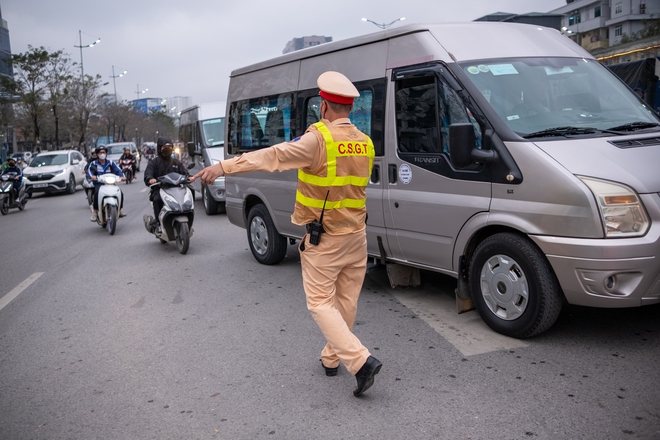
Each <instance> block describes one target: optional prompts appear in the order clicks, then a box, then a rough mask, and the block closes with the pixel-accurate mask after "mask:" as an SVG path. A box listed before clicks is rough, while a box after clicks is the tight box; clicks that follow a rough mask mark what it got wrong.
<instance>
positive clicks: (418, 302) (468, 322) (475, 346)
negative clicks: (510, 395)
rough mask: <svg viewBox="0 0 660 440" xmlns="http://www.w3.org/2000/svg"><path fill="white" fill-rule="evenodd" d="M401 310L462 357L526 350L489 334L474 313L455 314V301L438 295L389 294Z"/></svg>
mask: <svg viewBox="0 0 660 440" xmlns="http://www.w3.org/2000/svg"><path fill="white" fill-rule="evenodd" d="M391 292H392V294H393V295H394V297H395V298H396V299H397V300H398V301H399V302H400V303H401V304H403V305H404V306H406V307H407V308H409V309H410V310H412V311H413V312H415V314H416V315H417V316H419V317H420V318H421V319H423V320H424V321H425V322H426V323H427V324H429V325H430V326H431V327H433V329H434V330H435V331H437V332H438V333H439V334H440V336H442V337H443V338H445V339H446V340H447V341H448V342H449V343H451V344H452V345H453V346H454V347H456V349H458V350H459V351H460V352H461V353H463V356H473V355H475V354H482V353H489V352H491V351H497V350H510V349H512V348H519V347H527V344H525V343H524V342H522V341H521V340H519V339H514V338H509V337H508V336H504V335H500V334H499V333H495V332H494V331H493V330H491V329H490V328H489V327H488V326H487V325H486V324H485V323H484V322H483V321H482V320H481V318H480V317H479V315H478V314H477V312H475V311H474V310H473V311H470V312H467V313H462V314H460V315H459V314H458V313H456V304H455V299H454V298H452V297H450V296H449V295H445V294H442V293H437V292H436V293H435V294H432V293H428V292H414V291H412V290H406V291H401V290H391Z"/></svg>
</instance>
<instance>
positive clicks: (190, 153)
mask: <svg viewBox="0 0 660 440" xmlns="http://www.w3.org/2000/svg"><path fill="white" fill-rule="evenodd" d="M186 149H187V150H188V156H190V157H193V156H195V155H197V156H199V155H200V154H199V153H198V152H197V151H195V143H194V142H188V143H187V144H186Z"/></svg>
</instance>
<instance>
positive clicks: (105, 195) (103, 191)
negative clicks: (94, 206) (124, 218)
mask: <svg viewBox="0 0 660 440" xmlns="http://www.w3.org/2000/svg"><path fill="white" fill-rule="evenodd" d="M118 180H120V178H119V177H118V176H116V175H114V174H101V175H100V176H98V181H99V182H101V183H102V185H101V187H100V188H99V214H98V218H97V219H96V223H98V224H99V226H101V227H102V228H108V232H109V233H110V235H114V233H115V229H116V228H117V220H118V219H119V207H120V206H121V197H122V195H121V190H120V189H119V187H118V186H117V181H118Z"/></svg>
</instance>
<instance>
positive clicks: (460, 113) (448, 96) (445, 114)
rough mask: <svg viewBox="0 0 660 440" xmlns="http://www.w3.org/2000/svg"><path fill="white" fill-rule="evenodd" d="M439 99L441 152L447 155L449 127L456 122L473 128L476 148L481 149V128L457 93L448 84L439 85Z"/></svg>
mask: <svg viewBox="0 0 660 440" xmlns="http://www.w3.org/2000/svg"><path fill="white" fill-rule="evenodd" d="M440 91H441V93H440V94H441V97H442V100H441V102H440V105H439V108H440V112H441V115H442V130H441V131H442V150H443V151H444V152H445V153H449V149H450V145H449V125H450V124H455V123H458V122H470V123H471V124H472V126H473V127H474V136H475V139H476V145H475V147H476V148H481V127H480V126H479V123H478V122H477V120H476V118H475V117H474V116H473V113H472V112H471V111H470V109H468V108H466V107H465V104H464V102H463V100H462V99H461V97H460V96H458V93H456V91H455V90H454V89H452V88H451V87H450V86H449V85H448V84H446V83H441V85H440Z"/></svg>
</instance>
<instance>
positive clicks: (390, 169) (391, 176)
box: [387, 163, 396, 183]
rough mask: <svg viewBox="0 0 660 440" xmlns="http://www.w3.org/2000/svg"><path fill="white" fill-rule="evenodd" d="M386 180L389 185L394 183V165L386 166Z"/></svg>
mask: <svg viewBox="0 0 660 440" xmlns="http://www.w3.org/2000/svg"><path fill="white" fill-rule="evenodd" d="M387 178H388V180H389V182H390V183H396V164H395V163H391V164H389V165H388V166H387Z"/></svg>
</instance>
